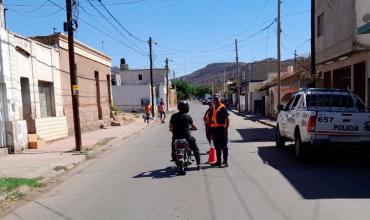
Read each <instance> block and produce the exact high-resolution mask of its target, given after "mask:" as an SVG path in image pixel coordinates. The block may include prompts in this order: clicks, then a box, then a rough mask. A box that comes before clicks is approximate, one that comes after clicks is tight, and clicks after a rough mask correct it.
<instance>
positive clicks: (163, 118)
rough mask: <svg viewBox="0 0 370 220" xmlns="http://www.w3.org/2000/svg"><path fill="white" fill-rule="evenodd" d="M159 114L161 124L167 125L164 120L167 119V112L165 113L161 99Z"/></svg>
mask: <svg viewBox="0 0 370 220" xmlns="http://www.w3.org/2000/svg"><path fill="white" fill-rule="evenodd" d="M158 114H159V118H160V119H161V123H162V124H163V123H165V121H164V120H165V119H166V111H165V107H164V102H163V99H161V102H160V103H159V105H158Z"/></svg>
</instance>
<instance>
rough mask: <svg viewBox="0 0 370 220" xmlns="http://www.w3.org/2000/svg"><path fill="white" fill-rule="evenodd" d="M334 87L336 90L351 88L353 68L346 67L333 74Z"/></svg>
mask: <svg viewBox="0 0 370 220" xmlns="http://www.w3.org/2000/svg"><path fill="white" fill-rule="evenodd" d="M333 87H334V88H335V89H350V88H351V66H346V67H343V68H341V69H337V70H334V72H333Z"/></svg>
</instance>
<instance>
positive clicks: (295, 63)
mask: <svg viewBox="0 0 370 220" xmlns="http://www.w3.org/2000/svg"><path fill="white" fill-rule="evenodd" d="M296 71H297V50H294V72H296Z"/></svg>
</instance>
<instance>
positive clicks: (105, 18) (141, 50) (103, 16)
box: [87, 0, 146, 54]
mask: <svg viewBox="0 0 370 220" xmlns="http://www.w3.org/2000/svg"><path fill="white" fill-rule="evenodd" d="M87 1H88V2H89V3H90V5H91V6H92V7H93V8H94V9H95V11H97V12H98V13H99V14H100V15H101V16H102V18H104V20H106V21H107V22H108V23H109V24H110V25H111V26H112V27H113V28H114V29H115V30H116V31H117V32H118V33H119V34H120V35H121V36H122V37H123V38H125V39H126V40H127V41H128V42H129V43H131V44H132V45H134V46H135V47H136V48H137V49H138V50H139V51H140V53H141V54H146V52H145V51H144V50H143V49H141V48H140V47H139V46H137V45H136V44H135V43H133V42H132V41H131V40H130V39H129V38H128V37H127V36H125V35H124V34H123V33H122V32H121V31H120V30H119V29H118V28H117V27H116V26H115V25H114V24H113V23H112V22H111V21H110V20H109V19H108V18H107V17H106V16H105V15H104V14H103V13H102V12H101V11H100V10H99V9H98V8H96V6H95V5H94V4H92V3H91V1H90V0H87ZM130 49H133V48H132V47H130ZM135 51H136V52H137V50H136V49H135Z"/></svg>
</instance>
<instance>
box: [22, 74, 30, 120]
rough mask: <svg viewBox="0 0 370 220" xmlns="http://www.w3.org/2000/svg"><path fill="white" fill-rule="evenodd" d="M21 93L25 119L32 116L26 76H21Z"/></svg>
mask: <svg viewBox="0 0 370 220" xmlns="http://www.w3.org/2000/svg"><path fill="white" fill-rule="evenodd" d="M21 93H22V109H23V119H25V120H27V119H29V118H32V116H31V114H32V110H31V93H30V81H29V79H28V78H24V77H21Z"/></svg>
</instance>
